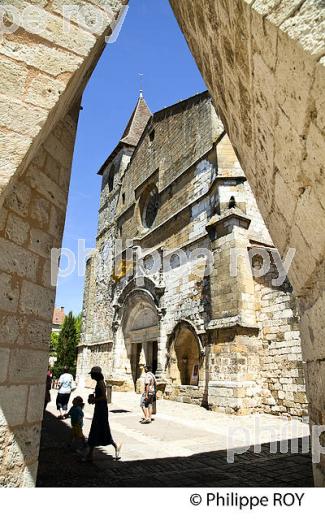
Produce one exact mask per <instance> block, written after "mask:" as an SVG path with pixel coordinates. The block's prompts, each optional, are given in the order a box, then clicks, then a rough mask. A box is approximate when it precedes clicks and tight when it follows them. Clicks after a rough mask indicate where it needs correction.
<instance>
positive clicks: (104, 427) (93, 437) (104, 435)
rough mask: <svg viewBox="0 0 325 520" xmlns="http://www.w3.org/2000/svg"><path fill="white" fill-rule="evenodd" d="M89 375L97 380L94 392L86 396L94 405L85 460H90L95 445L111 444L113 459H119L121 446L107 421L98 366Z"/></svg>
mask: <svg viewBox="0 0 325 520" xmlns="http://www.w3.org/2000/svg"><path fill="white" fill-rule="evenodd" d="M89 374H90V377H91V378H92V379H94V380H95V381H97V385H96V388H95V394H91V395H90V396H89V398H88V403H89V404H94V405H95V410H94V416H93V420H92V423H91V427H90V432H89V437H88V446H89V452H88V455H87V457H86V460H92V458H93V451H94V448H95V447H96V446H108V445H110V444H112V446H114V448H115V459H116V460H119V459H120V458H121V457H120V450H121V446H117V444H116V443H115V442H114V440H113V437H112V434H111V430H110V427H109V422H108V407H107V398H106V385H105V382H104V376H103V374H102V369H101V368H100V367H93V368H92V369H91V371H90V372H89Z"/></svg>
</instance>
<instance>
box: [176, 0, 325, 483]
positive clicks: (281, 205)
mask: <svg viewBox="0 0 325 520" xmlns="http://www.w3.org/2000/svg"><path fill="white" fill-rule="evenodd" d="M170 4H171V6H172V8H173V10H174V13H175V15H176V18H177V20H178V22H179V24H180V27H181V29H182V31H183V33H184V35H185V37H186V39H187V42H188V44H189V47H190V49H191V51H192V54H193V56H194V57H195V59H196V62H197V64H198V66H199V68H200V70H201V72H202V75H203V77H204V79H205V81H206V84H207V86H208V88H209V91H210V93H211V95H212V97H213V100H214V103H215V105H216V107H217V110H218V113H219V114H220V116H221V118H222V120H223V123H224V125H225V128H226V129H227V133H228V135H229V137H230V140H231V142H232V144H233V146H234V148H235V150H236V153H237V156H238V158H239V160H240V163H241V166H242V167H243V170H244V171H245V174H246V176H247V178H248V181H249V183H250V186H251V188H252V190H253V192H254V195H255V197H256V200H257V203H258V206H259V209H260V211H261V213H262V215H263V217H264V220H265V222H266V224H267V226H268V229H269V231H270V234H271V236H272V239H273V241H274V243H275V245H276V246H277V248H278V249H279V250H280V252H281V253H282V255H285V253H286V252H287V251H288V249H289V248H293V249H294V250H295V255H294V259H293V262H292V265H291V268H290V271H289V278H290V281H291V283H292V285H293V287H294V290H295V293H296V295H297V296H298V297H299V301H300V311H301V331H302V346H303V352H304V360H305V362H306V376H307V381H308V396H309V403H310V407H309V408H310V410H309V411H310V419H311V424H324V422H325V402H324V395H325V387H324V385H323V384H322V383H321V382H324V381H325V361H324V346H323V345H324V316H325V305H324V288H325V283H324V282H325V261H324V254H325V233H324V229H325V227H324V226H325V204H324V200H325V199H324V195H325V193H324V164H325V146H324V130H325V128H324V121H325V96H324V92H325V88H324V87H325V68H324V65H325V58H324V54H325V41H324V29H325V7H324V2H322V0H282V1H279V2H274V1H273V0H269V1H264V0H263V1H262V0H220V1H216V0H204V1H202V2H197V1H196V0H170ZM324 475H325V463H324V460H322V459H321V462H320V464H318V465H317V466H315V481H316V484H318V485H324V484H325V479H324Z"/></svg>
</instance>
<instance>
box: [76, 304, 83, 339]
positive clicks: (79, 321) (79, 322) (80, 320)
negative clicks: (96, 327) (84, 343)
mask: <svg viewBox="0 0 325 520" xmlns="http://www.w3.org/2000/svg"><path fill="white" fill-rule="evenodd" d="M81 322H82V313H81V312H80V313H79V314H78V316H77V317H76V329H77V345H78V344H79V341H80V334H81Z"/></svg>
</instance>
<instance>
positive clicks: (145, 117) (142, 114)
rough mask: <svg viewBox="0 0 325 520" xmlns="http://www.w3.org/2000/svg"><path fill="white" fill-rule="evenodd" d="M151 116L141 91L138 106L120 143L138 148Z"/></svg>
mask: <svg viewBox="0 0 325 520" xmlns="http://www.w3.org/2000/svg"><path fill="white" fill-rule="evenodd" d="M151 116H152V113H151V111H150V109H149V107H148V105H147V103H146V100H145V99H144V97H143V91H142V89H141V90H140V94H139V98H138V101H137V104H136V106H135V109H134V111H133V114H132V116H131V118H130V120H129V122H128V124H127V126H126V129H125V130H124V133H123V135H122V138H121V141H120V142H121V143H124V144H129V145H131V146H137V144H138V142H139V140H140V137H141V135H142V133H143V131H144V129H145V127H146V125H147V123H148V121H149V119H150V117H151Z"/></svg>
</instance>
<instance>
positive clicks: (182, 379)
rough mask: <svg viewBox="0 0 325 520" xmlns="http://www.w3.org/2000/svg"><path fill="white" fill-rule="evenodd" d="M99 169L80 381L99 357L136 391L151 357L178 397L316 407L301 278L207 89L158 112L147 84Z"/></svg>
mask: <svg viewBox="0 0 325 520" xmlns="http://www.w3.org/2000/svg"><path fill="white" fill-rule="evenodd" d="M233 121H234V123H233V124H234V125H235V126H236V114H234V119H233ZM252 153H255V152H254V151H252ZM99 174H100V175H101V176H102V179H103V180H102V190H101V200H100V209H99V219H98V232H97V242H96V252H95V253H94V254H93V255H92V256H91V257H90V258H89V260H88V262H87V271H86V280H85V291H84V306H83V323H82V335H81V341H80V345H79V353H78V367H77V378H78V381H79V383H81V384H86V385H88V384H90V383H91V382H90V381H89V375H88V373H89V370H90V368H91V366H93V365H100V366H101V367H102V368H103V371H104V374H105V376H106V379H107V381H108V382H109V383H111V384H112V385H113V389H114V390H120V391H127V390H132V389H134V390H136V391H138V392H139V391H141V390H142V389H143V367H144V364H147V365H151V367H152V371H153V372H154V373H155V374H156V378H157V385H158V389H159V391H160V392H162V393H163V394H164V397H165V398H168V399H175V400H177V401H182V402H185V403H193V404H194V403H195V404H200V405H203V406H205V407H207V408H210V409H212V410H216V411H218V412H226V413H236V414H248V413H252V412H263V413H273V414H285V415H287V414H290V415H292V416H303V415H306V414H307V401H306V395H305V382H304V372H303V364H302V357H301V346H300V335H299V317H298V315H297V312H296V303H295V299H294V297H293V295H292V289H291V286H290V284H289V283H288V281H287V280H286V279H282V281H281V282H279V283H280V284H279V283H275V280H278V275H279V274H280V272H278V271H277V266H276V264H275V258H277V255H278V253H277V251H276V249H275V248H274V245H273V243H272V240H271V237H270V236H269V233H268V231H267V229H266V227H265V224H264V221H263V219H262V217H261V215H260V213H259V210H258V207H257V204H256V201H255V198H254V196H253V194H252V192H251V189H250V187H249V185H248V182H247V179H246V177H245V173H244V172H243V170H242V169H241V167H240V164H239V162H238V159H237V156H236V153H235V150H234V149H233V147H232V145H231V143H230V141H229V138H228V136H227V134H226V131H225V129H224V127H223V125H222V122H221V120H220V118H219V117H218V116H217V114H216V112H215V109H214V107H213V104H212V101H211V99H210V97H209V94H208V93H207V92H203V93H201V94H198V95H196V96H193V97H191V98H189V99H186V100H184V101H182V102H179V103H177V104H175V105H172V106H170V107H168V108H165V109H163V110H160V111H159V112H156V113H155V114H151V112H150V110H149V108H148V106H147V104H146V102H145V100H144V98H143V96H142V95H141V96H140V98H139V100H138V103H137V106H136V109H135V110H134V112H133V114H132V117H131V119H130V121H129V123H128V125H127V128H126V130H125V132H124V134H123V136H122V138H121V140H120V142H119V143H118V145H117V147H116V148H115V149H114V151H113V152H112V153H111V154H110V155H109V157H108V159H107V160H106V161H105V163H104V165H103V166H102V168H101V169H100V171H99ZM256 175H258V176H259V179H260V180H259V182H260V183H261V186H262V185H263V183H265V178H264V177H263V171H260V170H257V171H256ZM109 253H110V254H109ZM249 255H251V258H254V264H253V266H251V265H250V262H247V261H246V260H245V258H246V259H247V257H249ZM264 259H265V262H266V265H267V264H268V268H267V269H266V270H265V271H263V272H262V269H260V267H261V265H264ZM253 267H254V270H253Z"/></svg>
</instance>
